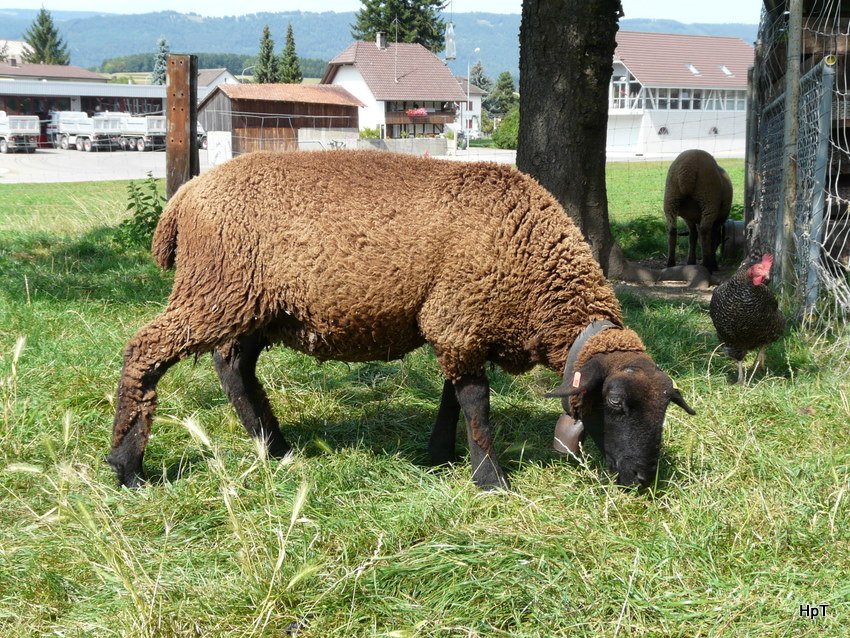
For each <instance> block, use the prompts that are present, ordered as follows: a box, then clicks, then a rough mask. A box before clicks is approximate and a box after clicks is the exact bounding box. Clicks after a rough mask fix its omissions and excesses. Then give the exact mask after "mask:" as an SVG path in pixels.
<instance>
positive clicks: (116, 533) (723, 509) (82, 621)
mask: <svg viewBox="0 0 850 638" xmlns="http://www.w3.org/2000/svg"><path fill="white" fill-rule="evenodd" d="M610 170H611V175H610V179H609V193H610V197H611V201H612V207H611V208H612V218H613V221H614V223H615V224H625V223H628V222H629V221H631V220H634V219H640V218H642V217H646V216H649V215H654V216H657V217H658V218H659V220H660V219H661V210H660V197H659V195H660V193H661V192H662V191H661V190H659V189H663V175H664V172H665V170H664V167H663V165H658V166H656V165H654V164H628V165H613V166H612V167H611V169H610ZM733 179H735V180H737V181H736V182H735V183H736V190H738V191H740V175H738V176H737V177H736V176H735V175H734V174H733ZM659 182H660V186H659V185H658V183H659ZM125 206H126V183H125V184H113V183H97V184H84V185H76V184H75V185H70V184H62V185H32V184H28V185H25V186H20V187H18V186H8V185H0V406H2V418H1V419H0V504H2V507H0V636H4V637H5V636H10V637H11V636H15V637H18V636H47V635H61V636H69V637H76V636H79V637H84V636H85V637H89V636H121V637H124V636H129V637H135V636H150V637H154V636H155V637H162V636H168V637H171V636H233V637H236V636H239V637H242V636H275V637H278V636H287V635H289V633H287V628H288V627H290V623H295V622H298V623H301V629H300V631H299V632H298V634H297V635H298V636H307V637H316V636H320V637H326V636H344V637H351V636H429V637H430V636H434V637H437V636H439V637H442V636H458V637H460V636H464V637H470V636H481V637H485V636H487V637H489V636H505V637H507V636H528V637H532V636H534V637H537V636H541V637H548V636H647V637H655V636H682V637H688V638H690V637H694V636H736V637H737V636H752V637H763V636H844V635H848V630H847V629H846V626H847V618H848V612H850V604H848V601H850V579H848V576H847V568H848V565H850V508H848V500H850V489H848V479H849V477H850V448H848V445H847V433H848V432H847V423H848V420H850V383H848V381H847V376H846V370H847V363H848V362H847V361H846V360H843V359H834V358H829V356H828V354H827V352H828V350H827V348H825V347H824V345H825V344H819V345H818V346H817V348H816V349H814V350H813V349H811V348H810V347H808V346H807V345H806V341H805V340H804V339H803V338H801V337H799V336H796V335H791V336H789V337H788V338H787V339H786V340H785V341H784V342H783V343H780V344H777V345H775V346H773V347H772V348H771V349H770V350H769V351H768V367H769V370H770V372H769V374H767V375H762V374H758V375H756V378H755V380H754V381H753V383H752V384H751V385H748V386H747V387H737V386H732V385H730V384H729V378H730V376H731V375H733V374H734V366H732V365H731V364H730V363H729V362H728V361H727V360H725V359H724V358H723V356H722V355H721V354H719V353H718V352H716V346H717V343H716V337H715V335H714V334H713V331H712V329H711V324H710V321H709V320H708V317H707V313H706V308H705V306H704V305H702V304H700V303H697V302H692V301H669V300H657V299H652V298H645V297H643V296H632V295H624V296H623V297H622V301H623V304H624V309H625V312H626V315H627V321H628V323H629V324H630V325H631V326H632V327H634V328H635V329H636V330H637V331H638V332H639V333H640V334H641V335H642V336H643V338H644V340H645V342H646V343H647V345H648V347H649V349H650V351H651V353H652V354H653V356H654V357H655V358H656V360H657V361H658V363H659V365H661V366H662V367H663V368H664V369H665V370H667V371H668V372H670V374H671V375H672V376H673V377H674V378H675V379H676V381H677V383H678V384H679V386H680V387H681V389H682V391H683V393H684V394H685V396H686V397H687V399H688V401H689V402H690V403H691V404H692V405H693V407H694V408H695V409H696V410H697V411H698V414H697V415H696V416H693V417H691V416H688V415H686V414H684V413H683V412H682V411H680V410H676V409H673V408H671V411H670V412H669V413H668V419H667V427H666V429H665V437H664V446H665V455H664V458H663V460H662V463H661V467H660V470H659V480H658V486H657V488H656V489H655V490H652V491H650V492H648V493H645V494H636V493H633V492H630V491H625V490H621V489H618V488H617V487H615V486H614V485H612V484H611V482H610V479H609V478H608V477H607V476H606V474H605V472H604V471H603V469H602V468H601V466H600V460H599V458H598V456H597V455H596V454H595V453H594V452H593V451H592V450H591V453H590V454H589V456H588V458H587V460H586V462H585V463H583V464H576V463H573V462H568V461H566V460H564V459H562V458H560V457H557V456H555V455H554V453H552V452H551V451H550V444H551V439H552V428H553V425H554V422H555V419H556V418H557V415H558V405H557V404H556V402H553V401H550V400H546V399H543V398H542V393H543V392H544V391H546V390H548V389H551V388H552V387H553V386H554V385H555V381H556V377H555V375H553V374H551V373H548V372H546V371H543V370H535V371H533V372H531V373H529V374H527V375H523V376H521V377H517V378H514V377H510V376H509V375H506V374H503V373H501V372H499V371H498V370H495V371H493V373H492V395H493V414H494V420H495V424H496V430H497V446H498V451H499V453H500V455H501V460H502V463H503V465H504V466H505V467H506V468H507V469H508V471H509V472H510V476H511V480H512V483H513V491H512V492H510V493H497V494H483V493H479V492H478V491H476V490H475V489H474V488H473V487H472V486H471V485H470V481H469V477H470V471H469V468H468V467H467V465H466V463H460V464H458V465H457V466H455V467H451V468H448V469H438V470H435V469H432V468H430V467H429V466H428V463H427V454H426V441H427V435H428V431H429V428H430V424H431V422H432V420H433V419H434V417H435V414H436V409H437V404H438V400H439V394H440V387H441V379H440V375H439V372H438V370H437V366H436V363H435V360H434V358H433V355H432V354H431V353H430V351H428V350H427V349H422V350H419V351H416V352H414V353H412V354H411V355H409V356H407V357H406V358H405V359H404V360H402V361H398V362H392V363H385V364H380V363H370V364H352V365H347V364H344V363H334V362H330V363H325V364H319V363H318V362H316V361H315V360H313V359H311V358H310V357H307V356H304V355H300V354H298V353H294V352H291V351H287V350H285V349H283V348H276V349H273V350H271V351H270V352H268V353H266V354H265V355H264V356H263V358H262V359H261V365H260V370H259V374H260V376H261V378H262V379H263V380H264V382H265V383H266V384H267V387H268V388H269V392H270V396H271V399H272V402H273V404H274V406H275V409H276V411H277V413H278V415H279V416H280V418H281V421H282V423H283V424H284V428H285V430H286V432H287V434H288V436H289V438H290V440H291V441H292V442H294V443H295V445H296V452H295V454H294V455H293V456H292V457H291V458H288V459H286V460H285V461H284V462H277V461H268V460H266V459H264V458H263V457H262V455H260V454H258V452H257V450H256V449H255V448H254V446H253V445H252V443H251V442H250V441H249V440H248V439H247V437H246V436H244V434H243V432H242V430H241V426H240V425H239V423H238V421H237V419H236V417H235V415H234V413H233V411H232V410H231V408H230V407H229V405H228V404H227V402H226V400H225V398H224V397H223V395H222V393H221V390H220V389H219V386H218V383H217V381H216V379H215V374H214V373H213V371H212V366H211V362H210V360H209V357H208V356H205V357H201V358H200V359H199V360H198V361H197V362H192V361H187V362H183V363H182V364H180V365H178V366H176V367H175V368H174V369H172V370H171V371H170V372H169V373H168V374H167V375H166V376H165V377H164V379H163V381H162V382H161V384H160V400H161V402H160V409H159V412H158V418H157V421H156V423H155V426H154V433H153V437H152V439H151V441H150V445H149V447H148V453H147V455H146V459H145V461H146V468H147V470H148V474H149V475H150V477H151V485H150V486H148V487H146V488H144V489H142V490H139V491H136V492H129V491H126V490H118V489H116V488H115V487H114V479H113V476H112V474H111V471H110V470H109V468H108V467H107V466H106V464H105V463H104V462H103V460H102V459H103V456H104V454H105V453H106V452H107V451H108V446H109V437H110V431H111V422H112V416H113V395H114V391H115V387H116V385H117V381H118V375H119V371H120V365H121V350H122V348H123V346H124V344H125V342H126V341H127V340H128V339H129V337H130V336H131V335H132V334H133V332H134V331H135V330H136V329H138V327H139V326H141V325H142V324H143V323H145V322H146V321H148V320H149V319H150V318H151V317H153V316H154V315H155V314H156V313H157V312H158V311H159V310H160V309H161V308H162V307H163V305H164V302H165V299H166V297H167V294H168V291H169V288H170V274H167V273H166V274H163V273H160V272H159V271H158V270H157V269H156V268H155V267H154V266H153V264H152V263H151V261H150V259H149V257H148V256H147V254H146V252H145V251H143V250H139V251H126V250H124V249H119V248H118V247H117V244H116V243H115V242H114V241H113V238H114V228H115V226H116V225H117V224H118V223H119V221H120V220H121V219H123V217H124V215H125V213H124V209H125ZM662 250H663V244H662ZM821 603H828V604H829V605H830V607H829V608H828V612H827V616H826V617H825V618H822V619H818V620H817V621H810V620H806V619H802V618H800V617H799V606H800V605H801V604H821ZM293 627H294V626H293Z"/></svg>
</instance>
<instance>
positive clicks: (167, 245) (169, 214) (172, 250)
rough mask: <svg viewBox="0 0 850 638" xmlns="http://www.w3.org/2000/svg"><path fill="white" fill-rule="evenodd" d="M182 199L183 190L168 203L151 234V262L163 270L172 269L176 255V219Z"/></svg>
mask: <svg viewBox="0 0 850 638" xmlns="http://www.w3.org/2000/svg"><path fill="white" fill-rule="evenodd" d="M182 199H183V189H181V190H179V191H178V192H177V193H175V194H174V196H173V197H172V198H171V199H170V200H169V201H168V204H167V205H166V207H165V210H163V211H162V215H160V218H159V222H158V223H157V225H156V230H155V231H154V233H153V241H151V254H152V255H153V260H154V261H155V262H156V263H157V265H158V266H159V267H160V268H162V269H163V270H168V269H169V268H173V267H174V258H175V257H176V255H177V219H178V218H179V217H180V215H179V214H178V213H179V210H180V202H181V200H182Z"/></svg>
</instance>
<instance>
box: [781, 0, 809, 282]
mask: <svg viewBox="0 0 850 638" xmlns="http://www.w3.org/2000/svg"><path fill="white" fill-rule="evenodd" d="M788 11H789V16H788V31H787V34H788V41H787V46H788V50H787V56H786V58H785V60H786V62H785V125H784V138H785V145H784V160H785V169H784V170H783V182H784V188H783V191H784V198H785V201H784V202H783V206H782V217H781V218H780V219H781V226H780V228H779V229H777V230H778V232H777V233H776V253H777V256H779V258H780V269H779V271H780V276H781V279H782V284H783V288H784V289H785V291H786V292H791V291H793V289H794V283H795V282H794V278H795V272H794V217H795V213H796V210H797V129H798V127H799V112H800V49H801V46H802V40H803V0H788Z"/></svg>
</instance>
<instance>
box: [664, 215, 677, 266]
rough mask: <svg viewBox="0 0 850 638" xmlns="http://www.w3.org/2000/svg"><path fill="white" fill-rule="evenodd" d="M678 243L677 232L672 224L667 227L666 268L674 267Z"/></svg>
mask: <svg viewBox="0 0 850 638" xmlns="http://www.w3.org/2000/svg"><path fill="white" fill-rule="evenodd" d="M678 241H679V231H678V229H677V228H676V224H675V223H674V224H673V225H672V226H667V267H668V268H670V267H672V266H675V265H676V242H678Z"/></svg>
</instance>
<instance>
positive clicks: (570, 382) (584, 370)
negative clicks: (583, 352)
mask: <svg viewBox="0 0 850 638" xmlns="http://www.w3.org/2000/svg"><path fill="white" fill-rule="evenodd" d="M604 380H605V368H603V367H602V364H601V363H599V361H597V359H596V357H594V358H592V359H591V360H590V361H588V362H587V363H585V364H584V365H583V366H582V367H581V369H580V370H576V371H575V372H574V373H573V375H572V376H571V377H570V378H564V380H563V381H562V382H561V385H559V386H558V387H557V388H555V389H554V390H552V391H551V392H548V393H547V394H546V395H545V396H546V397H547V398H549V399H554V398H560V399H564V398H566V397H571V396H573V395H574V394H586V393H587V392H590V391H591V390H593V389H595V388H596V387H597V386H599V385H601V384H602V382H603V381H604Z"/></svg>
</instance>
